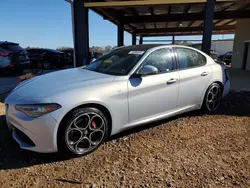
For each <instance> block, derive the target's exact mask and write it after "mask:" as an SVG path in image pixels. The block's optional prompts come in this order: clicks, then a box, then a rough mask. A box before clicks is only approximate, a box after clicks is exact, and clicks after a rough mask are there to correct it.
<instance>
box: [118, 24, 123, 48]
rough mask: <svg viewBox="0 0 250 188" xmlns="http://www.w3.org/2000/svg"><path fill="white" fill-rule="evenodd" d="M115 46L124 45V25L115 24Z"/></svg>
mask: <svg viewBox="0 0 250 188" xmlns="http://www.w3.org/2000/svg"><path fill="white" fill-rule="evenodd" d="M117 46H118V47H119V46H124V25H122V24H121V25H118V26H117Z"/></svg>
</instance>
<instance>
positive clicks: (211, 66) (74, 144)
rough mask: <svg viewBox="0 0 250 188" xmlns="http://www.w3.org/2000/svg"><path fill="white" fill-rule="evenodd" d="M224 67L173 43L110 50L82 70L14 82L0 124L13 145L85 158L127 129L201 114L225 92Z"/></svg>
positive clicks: (216, 105)
mask: <svg viewBox="0 0 250 188" xmlns="http://www.w3.org/2000/svg"><path fill="white" fill-rule="evenodd" d="M229 89H230V81H229V77H228V73H227V70H226V67H225V65H224V64H219V63H216V62H215V61H214V60H213V59H212V58H211V57H210V56H208V55H207V54H205V53H203V52H201V51H199V50H196V49H194V48H190V47H187V46H178V45H139V46H126V47H121V48H117V49H115V50H113V51H111V52H109V53H107V54H105V55H103V56H102V57H100V58H99V59H97V60H96V61H95V62H93V63H92V64H90V65H88V66H87V67H86V68H82V67H79V68H74V69H67V70H63V71H56V72H54V73H50V74H45V75H42V76H38V77H35V78H32V79H30V80H28V81H26V82H24V83H21V84H20V85H19V86H17V87H16V88H15V90H14V91H13V92H12V93H11V94H10V95H9V96H8V97H7V98H6V100H5V105H6V119H7V123H8V126H9V128H10V130H11V131H12V136H13V137H14V139H15V140H16V141H17V142H18V143H19V145H20V147H21V148H23V149H27V150H32V151H36V152H43V153H51V152H57V151H59V152H62V155H66V154H69V155H76V156H80V155H86V154H88V153H91V152H93V151H94V150H96V149H97V148H98V147H99V146H100V145H101V144H102V143H103V142H104V141H105V139H106V138H107V137H109V136H110V135H114V134H117V133H119V132H121V131H124V130H126V129H129V128H131V127H135V126H139V125H141V124H145V123H149V122H153V121H157V120H160V119H164V118H168V117H172V116H175V115H179V114H182V113H185V112H188V111H192V110H197V109H202V110H203V111H205V112H206V113H212V112H214V111H216V110H217V109H218V108H219V106H220V103H221V100H222V98H223V97H224V96H225V95H227V94H228V92H229Z"/></svg>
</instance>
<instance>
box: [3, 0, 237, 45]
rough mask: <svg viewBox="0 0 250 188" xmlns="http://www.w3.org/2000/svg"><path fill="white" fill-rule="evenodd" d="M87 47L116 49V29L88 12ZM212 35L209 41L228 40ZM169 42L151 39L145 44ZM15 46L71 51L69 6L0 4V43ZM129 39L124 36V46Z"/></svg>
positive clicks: (12, 0) (39, 0)
mask: <svg viewBox="0 0 250 188" xmlns="http://www.w3.org/2000/svg"><path fill="white" fill-rule="evenodd" d="M89 34H90V46H107V45H111V46H115V45H117V26H115V25H114V24H112V23H111V22H109V21H107V20H103V18H102V17H101V16H99V15H97V14H95V13H94V12H92V11H90V12H89ZM232 37H233V35H225V36H221V35H215V36H213V39H214V40H216V39H223V38H232ZM201 38H202V37H201V36H186V37H185V36H184V37H183V36H181V37H175V39H176V40H200V39H201ZM154 39H157V40H159V39H162V40H170V39H171V38H170V37H153V38H152V37H151V38H145V40H154ZM6 40H7V41H11V42H18V43H19V44H20V45H21V46H22V47H27V46H30V47H42V48H54V49H55V48H57V47H62V46H67V47H73V36H72V21H71V8H70V4H69V3H67V2H65V1H64V0H0V41H6ZM131 42H132V37H131V35H130V34H129V33H127V32H125V33H124V44H125V45H130V44H131Z"/></svg>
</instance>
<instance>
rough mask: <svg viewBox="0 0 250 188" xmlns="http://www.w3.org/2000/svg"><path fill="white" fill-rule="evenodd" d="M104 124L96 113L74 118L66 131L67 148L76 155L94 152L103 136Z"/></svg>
mask: <svg viewBox="0 0 250 188" xmlns="http://www.w3.org/2000/svg"><path fill="white" fill-rule="evenodd" d="M105 127H106V126H105V123H104V120H103V118H102V117H101V116H100V115H98V114H97V113H94V112H90V113H84V114H81V115H79V116H78V117H76V118H75V119H74V120H73V121H72V122H71V123H70V125H69V126H68V128H67V129H66V133H65V134H66V135H65V138H66V144H67V147H68V148H69V149H70V150H71V151H72V152H74V153H76V154H80V155H82V154H85V153H87V152H89V151H91V150H94V149H95V148H97V147H98V145H99V144H100V143H101V142H102V140H103V138H104V135H105Z"/></svg>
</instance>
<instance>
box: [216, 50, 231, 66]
mask: <svg viewBox="0 0 250 188" xmlns="http://www.w3.org/2000/svg"><path fill="white" fill-rule="evenodd" d="M218 59H219V60H220V61H223V62H225V64H226V65H230V64H231V62H232V52H227V53H225V54H224V55H221V56H219V58H218Z"/></svg>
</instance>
